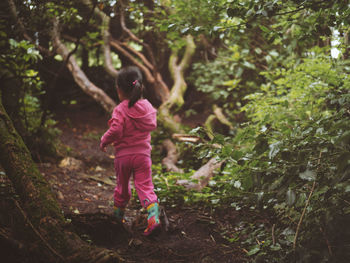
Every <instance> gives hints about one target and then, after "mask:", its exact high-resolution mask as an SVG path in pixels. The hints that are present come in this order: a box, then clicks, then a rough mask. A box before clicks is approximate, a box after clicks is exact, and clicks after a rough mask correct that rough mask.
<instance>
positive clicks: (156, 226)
mask: <svg viewBox="0 0 350 263" xmlns="http://www.w3.org/2000/svg"><path fill="white" fill-rule="evenodd" d="M147 212H148V218H147V222H148V226H147V228H146V229H145V231H144V232H143V234H144V235H145V236H149V235H151V234H154V233H156V232H158V231H159V230H160V220H159V204H158V203H152V204H150V205H149V206H147Z"/></svg>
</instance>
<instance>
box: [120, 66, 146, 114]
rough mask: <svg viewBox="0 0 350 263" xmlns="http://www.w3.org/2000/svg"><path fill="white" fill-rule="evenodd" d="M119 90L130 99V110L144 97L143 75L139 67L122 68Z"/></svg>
mask: <svg viewBox="0 0 350 263" xmlns="http://www.w3.org/2000/svg"><path fill="white" fill-rule="evenodd" d="M117 85H118V88H119V89H121V90H122V91H123V93H124V94H125V96H126V97H127V98H128V99H129V105H128V106H129V108H130V107H132V106H134V104H135V103H136V102H137V101H138V100H139V99H141V97H142V91H143V86H142V73H141V71H140V69H139V68H138V67H135V66H129V67H125V68H122V69H121V70H120V71H119V73H118V76H117Z"/></svg>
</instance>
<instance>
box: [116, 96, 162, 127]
mask: <svg viewBox="0 0 350 263" xmlns="http://www.w3.org/2000/svg"><path fill="white" fill-rule="evenodd" d="M123 102H124V103H122V108H123V111H124V112H125V115H126V116H128V117H129V118H130V119H131V120H132V121H133V124H134V125H135V127H136V128H137V129H138V130H141V131H152V130H154V129H155V128H157V110H156V109H155V108H153V106H152V104H151V103H150V102H149V101H148V100H146V99H141V100H138V101H137V102H136V103H135V104H134V106H132V107H131V108H129V107H128V103H129V101H128V100H125V101H123Z"/></svg>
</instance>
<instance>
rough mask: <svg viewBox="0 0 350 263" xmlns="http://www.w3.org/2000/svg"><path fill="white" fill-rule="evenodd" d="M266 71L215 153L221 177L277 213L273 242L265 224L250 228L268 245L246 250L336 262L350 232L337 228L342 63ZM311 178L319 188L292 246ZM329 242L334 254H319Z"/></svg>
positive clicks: (342, 165) (344, 88) (346, 157)
mask: <svg viewBox="0 0 350 263" xmlns="http://www.w3.org/2000/svg"><path fill="white" fill-rule="evenodd" d="M264 75H265V76H266V78H267V79H268V80H269V82H267V84H265V85H262V87H261V91H260V92H257V93H254V94H251V95H249V96H247V99H249V100H250V102H249V103H248V104H247V105H246V106H245V107H243V110H245V111H246V113H247V115H248V117H249V119H250V120H251V121H250V122H249V123H247V124H246V127H245V128H242V129H241V130H240V131H239V132H238V134H237V136H236V137H235V138H234V139H233V140H232V141H231V142H230V144H223V147H222V150H221V153H220V154H219V155H220V158H224V159H226V160H227V161H228V162H229V165H227V166H226V168H225V171H226V173H228V174H230V176H228V178H220V180H227V179H229V178H233V179H232V180H237V181H238V182H239V183H236V186H239V190H241V191H243V192H242V194H244V191H249V192H251V193H255V194H250V198H249V199H248V200H247V201H246V202H248V203H249V200H250V202H251V203H254V202H256V201H258V203H257V204H258V206H257V207H258V208H259V209H262V210H267V211H270V213H273V214H276V215H277V218H276V220H277V225H276V226H277V227H276V230H275V235H276V238H277V241H276V243H275V244H273V245H271V238H270V237H269V235H268V233H266V232H265V231H266V230H265V228H266V227H267V226H266V225H265V226H264V227H265V228H263V227H261V228H259V227H254V228H253V229H251V230H254V231H255V232H256V234H254V235H262V236H264V237H263V239H264V240H266V238H270V241H269V243H268V244H269V247H266V246H267V245H266V244H267V243H265V244H264V245H261V244H260V245H254V246H253V245H252V247H250V250H249V253H248V255H250V256H252V257H253V258H255V259H256V260H257V261H259V258H260V259H261V258H262V257H263V258H264V260H267V258H270V260H268V261H269V262H278V260H277V258H280V256H281V255H280V250H281V248H283V250H284V256H285V257H286V258H287V259H288V260H291V257H292V256H293V257H295V258H296V259H297V262H313V261H312V260H316V261H321V260H325V259H327V260H330V259H336V260H340V259H341V258H342V257H345V256H346V252H345V245H344V244H343V243H342V242H338V238H339V237H340V236H342V238H346V237H349V234H350V233H348V232H342V231H344V230H343V227H345V225H344V222H346V218H347V219H349V208H348V203H347V201H346V200H349V187H350V173H349V171H350V170H349V168H350V153H349V150H350V144H349V135H348V134H349V132H348V130H349V129H350V121H349V109H350V96H349V90H350V79H349V77H348V72H347V71H346V70H345V68H344V65H341V64H339V63H333V62H332V61H330V60H329V59H328V58H327V57H324V56H322V55H315V56H314V57H310V58H306V59H305V60H304V62H303V63H301V64H300V65H297V66H296V67H294V68H293V67H290V69H288V70H284V69H281V70H276V71H274V72H268V73H264ZM227 148H230V149H231V151H230V150H228V149H227ZM314 181H315V182H316V188H315V190H314V191H313V192H312V194H313V195H312V197H311V200H310V204H309V205H308V207H307V213H306V215H305V217H304V218H303V219H304V220H303V223H302V228H301V230H300V233H299V238H298V240H297V241H296V242H297V243H296V245H297V249H296V251H293V250H292V241H293V238H294V236H295V231H296V225H295V224H296V223H297V222H298V221H299V219H300V217H301V212H302V210H303V208H304V206H305V202H306V199H307V198H308V196H309V194H310V191H311V190H310V189H311V185H312V183H313V182H314ZM233 184H235V183H233ZM221 188H222V191H225V190H226V191H225V193H226V194H223V196H224V198H223V199H225V197H227V193H228V195H229V196H231V195H232V194H231V193H232V191H229V189H227V188H228V186H227V185H222V186H221ZM235 192H237V191H235ZM223 193H224V192H223ZM244 195H245V194H244ZM246 197H247V196H246ZM246 204H247V203H246ZM320 229H322V230H321V231H320ZM341 232H342V234H340V233H341ZM286 233H289V234H286ZM256 237H257V238H258V239H259V237H258V236H256ZM319 240H323V242H322V244H320V243H319ZM327 240H328V241H329V242H331V244H333V245H334V247H335V250H336V251H333V254H332V255H330V254H329V253H326V254H322V253H321V252H320V251H322V249H326V245H325V244H324V243H325V241H327ZM248 241H249V240H248ZM253 243H256V242H252V241H251V244H253ZM276 246H277V247H276ZM262 248H264V249H262ZM311 248H312V249H313V250H315V251H313V250H312V249H311ZM317 251H318V252H317ZM336 252H338V253H337V254H336ZM344 253H345V254H344Z"/></svg>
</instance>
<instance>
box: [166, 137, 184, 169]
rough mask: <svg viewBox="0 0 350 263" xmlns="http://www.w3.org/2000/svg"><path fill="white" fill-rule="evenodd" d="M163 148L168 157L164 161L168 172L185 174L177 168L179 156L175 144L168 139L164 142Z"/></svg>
mask: <svg viewBox="0 0 350 263" xmlns="http://www.w3.org/2000/svg"><path fill="white" fill-rule="evenodd" d="M163 148H164V149H165V150H166V152H167V156H166V157H165V158H164V159H163V160H162V164H163V165H164V166H165V168H166V170H167V171H168V172H176V173H183V170H182V169H180V168H178V167H177V166H176V163H177V160H178V158H179V155H178V153H177V150H176V146H175V144H174V143H173V142H172V141H171V140H169V139H166V140H164V142H163Z"/></svg>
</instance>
